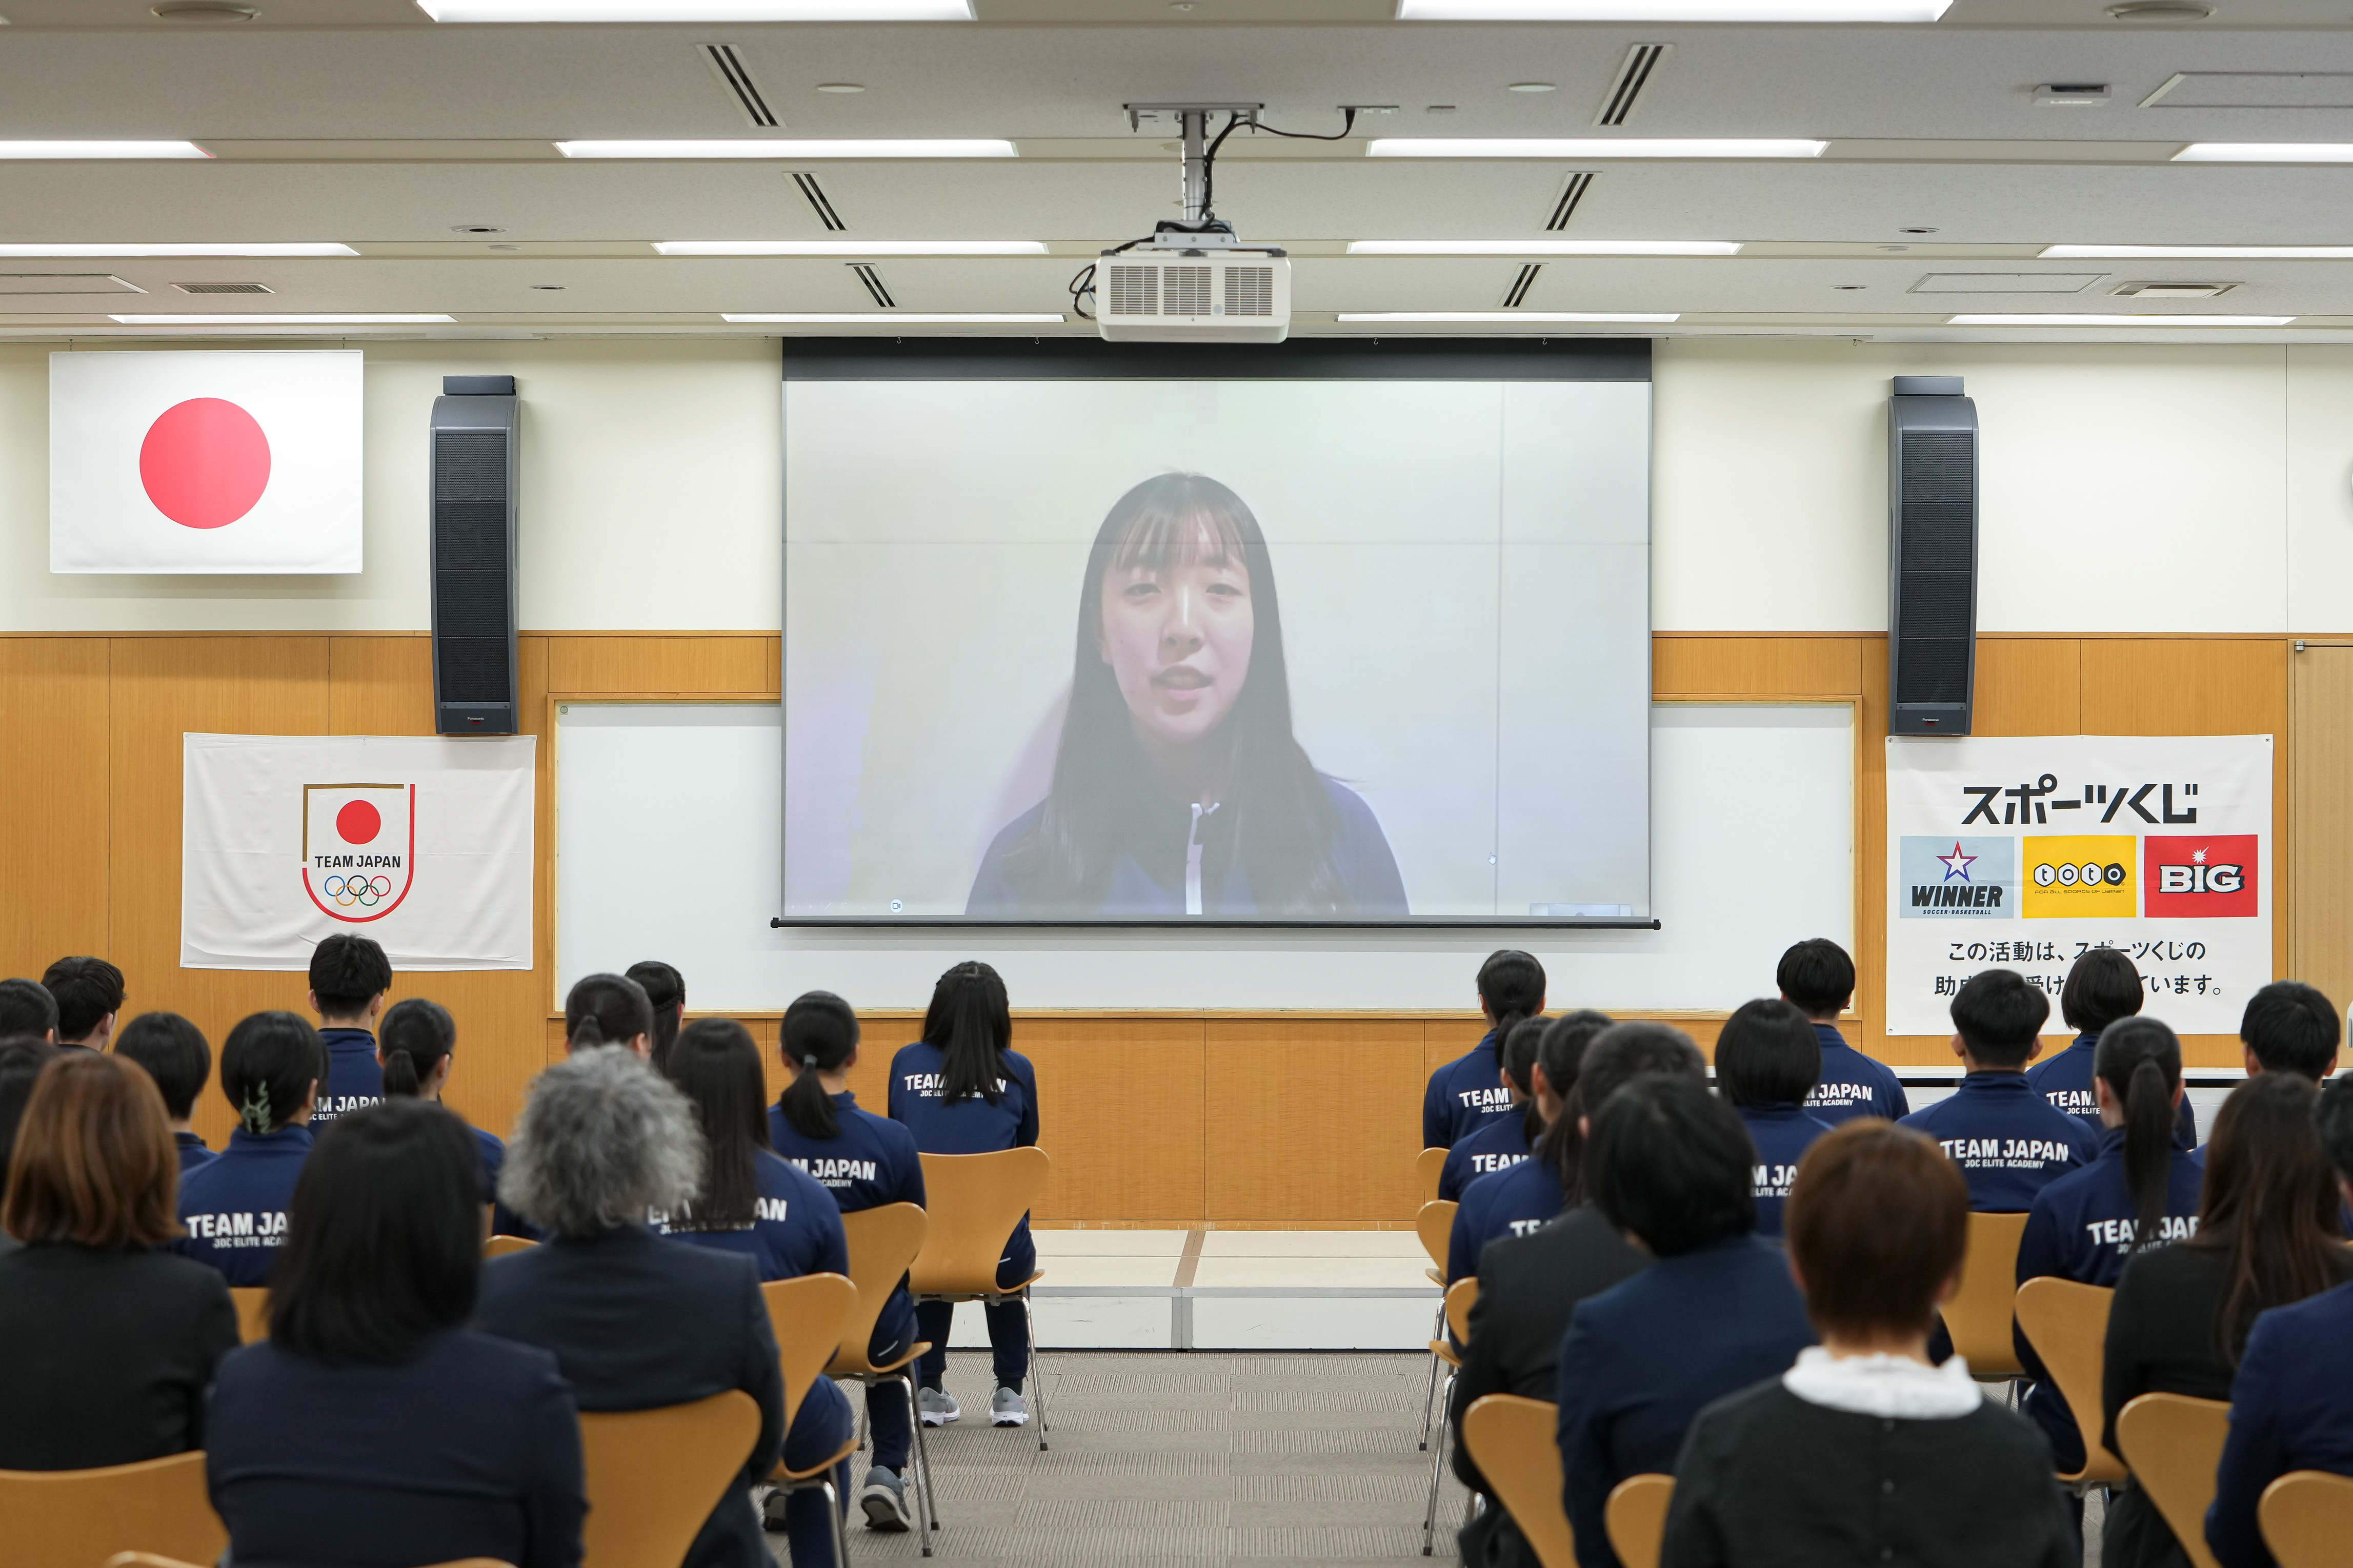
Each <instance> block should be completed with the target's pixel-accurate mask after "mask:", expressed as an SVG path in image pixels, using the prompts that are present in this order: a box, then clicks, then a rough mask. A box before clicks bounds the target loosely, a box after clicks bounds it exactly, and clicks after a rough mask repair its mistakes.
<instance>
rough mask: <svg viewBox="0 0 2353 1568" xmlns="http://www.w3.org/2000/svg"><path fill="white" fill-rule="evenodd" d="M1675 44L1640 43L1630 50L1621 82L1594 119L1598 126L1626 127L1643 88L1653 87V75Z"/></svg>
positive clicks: (1604, 99) (1621, 68) (1622, 66)
mask: <svg viewBox="0 0 2353 1568" xmlns="http://www.w3.org/2000/svg"><path fill="white" fill-rule="evenodd" d="M1673 47H1674V46H1673V45H1672V44H1636V45H1635V46H1634V47H1632V48H1630V49H1628V50H1627V51H1626V58H1625V61H1624V62H1623V63H1622V64H1620V66H1619V68H1618V79H1616V80H1615V81H1612V82H1611V83H1610V84H1609V91H1608V92H1606V93H1604V94H1602V95H1601V110H1600V112H1599V113H1598V114H1596V115H1595V116H1594V117H1593V123H1594V124H1596V125H1623V124H1625V123H1626V120H1627V117H1628V116H1630V115H1631V114H1632V113H1633V112H1634V105H1635V103H1636V102H1637V101H1638V100H1640V99H1641V96H1642V89H1644V88H1646V87H1648V86H1650V85H1651V72H1653V71H1655V70H1657V69H1658V68H1659V62H1660V61H1661V60H1663V59H1665V58H1667V51H1668V50H1669V49H1671V48H1673Z"/></svg>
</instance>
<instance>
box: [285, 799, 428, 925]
mask: <svg viewBox="0 0 2353 1568" xmlns="http://www.w3.org/2000/svg"><path fill="white" fill-rule="evenodd" d="M416 864H417V786H416V785H415V784H304V785H303V786H302V888H303V890H304V891H305V892H307V893H309V894H310V895H311V902H312V903H314V904H316V905H318V906H319V910H320V912H321V913H322V914H324V915H325V916H327V917H328V918H329V919H330V920H338V921H346V922H348V923H350V924H353V925H364V924H365V923H366V922H367V921H380V920H382V919H384V917H385V916H386V915H388V914H390V913H392V911H393V910H396V909H398V908H399V907H400V901H401V900H403V899H405V898H406V897H408V889H409V888H410V887H411V886H412V885H413V882H414V875H415V870H416Z"/></svg>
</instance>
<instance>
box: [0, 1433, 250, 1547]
mask: <svg viewBox="0 0 2353 1568" xmlns="http://www.w3.org/2000/svg"><path fill="white" fill-rule="evenodd" d="M0 1520H4V1521H6V1522H5V1525H0V1538H5V1542H6V1544H5V1546H4V1547H0V1558H5V1560H6V1562H7V1563H8V1568H92V1565H93V1564H95V1563H103V1562H105V1561H106V1560H107V1559H108V1558H109V1557H111V1556H112V1555H114V1554H115V1553H116V1552H160V1553H163V1554H164V1555H166V1556H171V1557H179V1558H185V1560H187V1561H188V1562H191V1563H210V1562H212V1561H214V1560H215V1559H216V1558H217V1557H219V1556H220V1554H221V1552H223V1551H224V1550H226V1549H227V1546H228V1531H227V1528H226V1527H225V1526H224V1525H222V1523H221V1521H220V1516H219V1515H218V1514H216V1513H215V1512H214V1511H213V1505H212V1500H211V1499H210V1498H209V1497H208V1496H206V1492H205V1457H204V1455H203V1454H201V1453H194V1454H174V1455H173V1456H172V1457H171V1458H167V1459H147V1460H143V1461H142V1462H141V1463H139V1464H136V1465H109V1466H107V1467H106V1468H103V1469H97V1470H0Z"/></svg>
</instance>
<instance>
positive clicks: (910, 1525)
mask: <svg viewBox="0 0 2353 1568" xmlns="http://www.w3.org/2000/svg"><path fill="white" fill-rule="evenodd" d="M858 1506H859V1507H860V1508H862V1509H864V1510H866V1528H867V1529H869V1530H886V1531H892V1532H896V1531H904V1530H913V1529H914V1528H915V1518H914V1515H913V1514H911V1513H909V1512H908V1511H907V1485H906V1483H905V1482H904V1481H902V1480H901V1479H899V1478H898V1477H897V1476H895V1475H893V1474H892V1472H890V1471H889V1470H886V1469H884V1468H882V1467H881V1466H880V1465H877V1466H875V1467H874V1468H872V1469H871V1470H868V1471H867V1472H866V1484H865V1485H864V1486H862V1487H860V1489H858Z"/></svg>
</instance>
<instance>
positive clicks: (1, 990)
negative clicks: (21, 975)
mask: <svg viewBox="0 0 2353 1568" xmlns="http://www.w3.org/2000/svg"><path fill="white" fill-rule="evenodd" d="M19 1035H29V1036H31V1037H33V1038H34V1039H37V1040H46V1041H47V1042H48V1043H49V1044H50V1045H53V1046H54V1045H56V1044H57V1043H58V999H57V998H56V997H54V996H52V995H50V994H49V993H48V989H47V987H46V986H43V985H41V984H38V983H37V982H35V981H31V980H0V1040H9V1039H15V1038H16V1037H17V1036H19Z"/></svg>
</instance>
